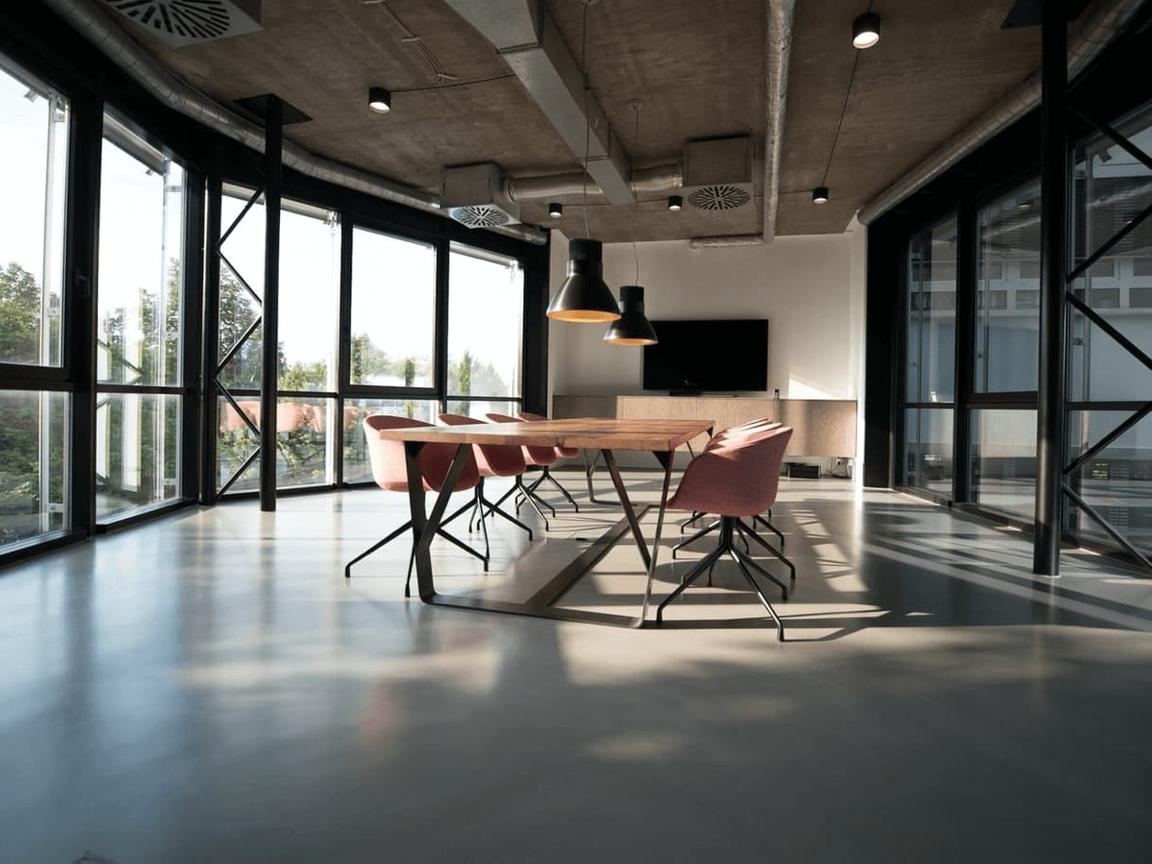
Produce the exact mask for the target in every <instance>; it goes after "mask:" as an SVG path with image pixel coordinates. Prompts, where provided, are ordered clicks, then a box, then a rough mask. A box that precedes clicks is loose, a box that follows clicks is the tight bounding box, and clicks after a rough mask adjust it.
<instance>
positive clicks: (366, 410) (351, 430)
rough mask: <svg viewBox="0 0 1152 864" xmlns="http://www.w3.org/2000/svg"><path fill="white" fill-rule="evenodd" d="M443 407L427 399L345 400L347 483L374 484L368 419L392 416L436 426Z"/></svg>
mask: <svg viewBox="0 0 1152 864" xmlns="http://www.w3.org/2000/svg"><path fill="white" fill-rule="evenodd" d="M439 413H440V403H439V402H436V401H434V400H426V399H345V400H344V419H343V422H344V482H345V483H364V482H371V480H372V466H371V465H369V464H368V442H367V441H366V440H365V438H364V427H363V423H364V418H365V417H368V416H370V415H372V414H392V415H395V416H397V417H410V418H412V419H414V420H423V421H424V422H425V423H435V422H436V416H437V415H438V414H439Z"/></svg>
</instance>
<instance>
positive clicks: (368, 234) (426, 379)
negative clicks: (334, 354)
mask: <svg viewBox="0 0 1152 864" xmlns="http://www.w3.org/2000/svg"><path fill="white" fill-rule="evenodd" d="M350 352H351V374H350V380H351V383H353V384H376V385H382V386H401V387H431V386H433V385H434V383H435V381H434V379H433V375H434V360H433V358H434V356H435V353H436V249H435V248H434V247H433V246H431V245H429V244H427V243H415V242H412V241H410V240H402V239H400V238H399V237H392V236H389V235H387V234H378V233H376V232H375V231H366V230H364V229H363V228H356V229H355V230H353V232H352V343H351V346H350Z"/></svg>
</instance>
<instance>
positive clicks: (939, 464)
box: [904, 408, 953, 497]
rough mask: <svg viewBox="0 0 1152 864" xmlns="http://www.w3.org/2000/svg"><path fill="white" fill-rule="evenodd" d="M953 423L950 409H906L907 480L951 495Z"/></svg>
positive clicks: (905, 451)
mask: <svg viewBox="0 0 1152 864" xmlns="http://www.w3.org/2000/svg"><path fill="white" fill-rule="evenodd" d="M952 422H953V412H952V410H951V409H949V408H938V409H937V408H924V409H918V408H909V409H907V410H906V411H905V412H904V429H905V432H904V471H905V477H904V483H905V485H908V486H914V487H917V488H920V489H929V490H931V491H933V492H936V493H938V494H940V495H945V496H948V497H951V496H952Z"/></svg>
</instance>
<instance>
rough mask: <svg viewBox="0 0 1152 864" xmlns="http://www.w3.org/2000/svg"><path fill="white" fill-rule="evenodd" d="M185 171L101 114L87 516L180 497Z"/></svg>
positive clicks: (102, 515)
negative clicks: (92, 494)
mask: <svg viewBox="0 0 1152 864" xmlns="http://www.w3.org/2000/svg"><path fill="white" fill-rule="evenodd" d="M184 194H185V188H184V171H183V169H182V168H181V167H180V166H179V165H178V164H177V163H175V162H173V161H172V160H171V159H170V158H169V157H168V156H167V155H166V154H165V153H164V152H162V151H160V150H158V149H156V148H155V147H153V146H151V145H150V144H149V143H147V142H146V141H145V140H144V139H143V138H141V137H140V136H138V135H137V134H135V133H134V132H132V131H131V130H129V129H128V128H127V127H126V126H125V125H124V124H123V123H121V122H120V121H119V120H118V119H117V118H116V117H115V116H113V115H105V118H104V146H103V152H102V154H101V174H100V234H99V237H100V247H99V276H98V281H97V325H96V328H97V335H96V377H97V389H98V396H97V401H96V448H95V460H96V461H95V481H96V517H97V519H98V520H105V519H108V518H111V517H115V516H122V515H124V514H127V513H130V512H133V511H136V510H139V509H140V508H145V507H149V506H153V505H156V504H159V503H163V502H165V501H171V500H173V499H176V498H178V497H180V495H181V494H182V490H181V488H180V474H181V470H180V466H181V448H180V440H181V421H182V418H183V401H184V400H183V396H182V395H181V392H180V389H179V388H180V386H181V384H182V383H183V381H182V378H183V376H182V370H181V357H182V347H183V330H184V328H183V322H184V303H183V297H184V291H183V277H184V273H183V257H184V256H183V248H184Z"/></svg>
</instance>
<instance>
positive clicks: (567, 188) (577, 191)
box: [505, 164, 684, 201]
mask: <svg viewBox="0 0 1152 864" xmlns="http://www.w3.org/2000/svg"><path fill="white" fill-rule="evenodd" d="M629 185H630V186H631V187H632V191H633V192H634V193H637V194H643V193H658V192H669V191H671V190H673V189H679V188H681V187H682V186H683V185H684V172H683V170H682V169H681V167H680V165H679V164H669V165H657V166H655V167H653V168H642V169H639V170H637V171H634V172H633V175H632V179H631V180H630V181H629ZM585 187H586V188H587V194H588V196H589V197H593V196H594V197H598V198H602V197H604V193H603V192H602V191H601V190H600V187H599V186H597V185H596V181H595V180H594V179H592V178H590V177H587V176H586V175H584V174H582V173H581V172H579V171H571V172H568V173H566V174H549V175H546V176H541V177H509V178H508V179H507V181H506V182H505V194H506V195H507V196H508V198H510V199H511V200H512V201H528V200H531V199H539V198H564V197H570V196H575V195H583V194H584V192H585Z"/></svg>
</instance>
